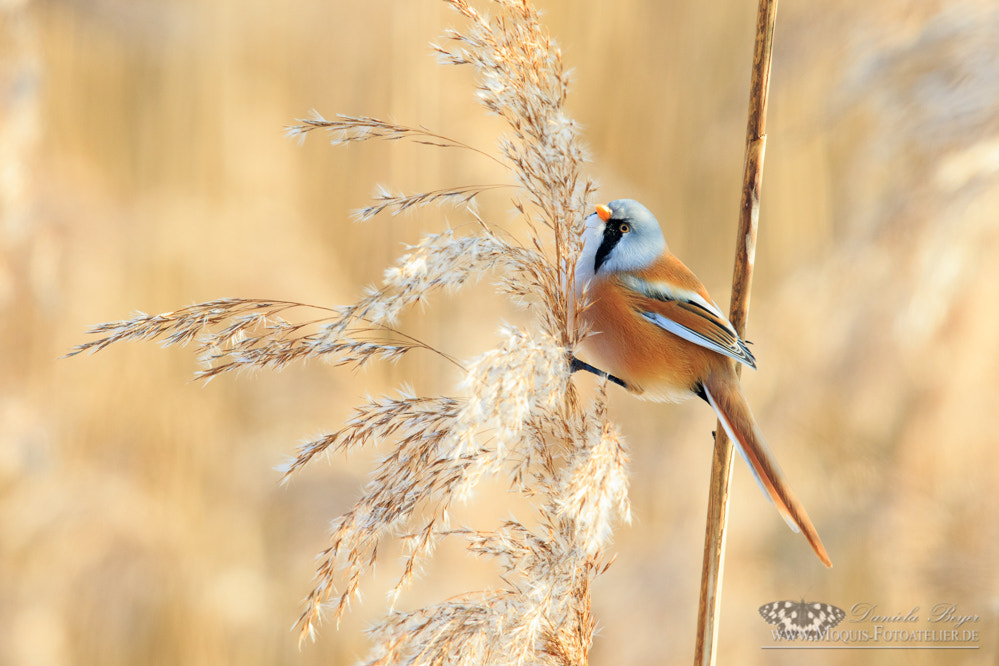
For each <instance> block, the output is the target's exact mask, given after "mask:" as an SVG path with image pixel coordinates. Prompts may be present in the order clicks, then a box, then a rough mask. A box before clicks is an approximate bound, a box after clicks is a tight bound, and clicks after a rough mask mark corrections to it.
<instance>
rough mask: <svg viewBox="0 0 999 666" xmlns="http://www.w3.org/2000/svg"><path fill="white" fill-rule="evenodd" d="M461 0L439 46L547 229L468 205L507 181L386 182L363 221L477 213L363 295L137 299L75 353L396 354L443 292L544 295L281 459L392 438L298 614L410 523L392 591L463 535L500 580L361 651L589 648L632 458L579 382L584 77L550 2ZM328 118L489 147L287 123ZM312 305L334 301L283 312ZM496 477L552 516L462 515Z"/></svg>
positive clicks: (344, 591) (378, 659)
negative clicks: (560, 36) (499, 230)
mask: <svg viewBox="0 0 999 666" xmlns="http://www.w3.org/2000/svg"><path fill="white" fill-rule="evenodd" d="M446 1H447V2H448V3H449V4H450V5H451V6H452V7H453V8H454V9H455V10H457V12H458V13H459V14H461V16H463V17H464V19H465V20H466V21H467V25H468V27H467V29H466V30H464V31H458V30H451V31H449V32H448V33H447V37H448V38H449V40H450V42H451V43H450V45H448V46H441V45H435V46H434V48H435V50H436V51H437V52H438V54H439V55H440V59H441V61H442V62H444V63H448V64H461V65H466V64H467V65H472V66H473V67H474V68H475V69H476V71H477V73H478V96H479V99H480V101H481V102H482V104H483V105H484V106H485V107H486V109H487V110H488V111H490V112H492V113H495V114H497V115H499V116H500V117H501V118H503V119H504V120H505V121H506V123H507V126H508V134H507V135H506V136H504V137H503V138H501V139H500V142H499V156H498V157H492V156H490V157H491V158H492V159H497V160H498V161H499V162H500V163H502V164H504V165H505V166H507V167H508V168H509V170H510V172H511V173H512V174H513V175H514V176H515V177H516V179H517V183H516V186H519V188H520V190H521V191H523V192H525V193H526V197H525V200H526V203H523V202H521V201H520V200H519V199H515V200H514V205H515V208H516V209H517V210H518V211H519V213H520V215H522V216H523V217H524V218H525V219H526V220H527V222H528V224H529V227H530V229H531V230H532V233H531V237H530V239H529V243H527V244H518V243H517V242H516V241H513V240H506V239H504V238H501V237H500V236H498V235H497V234H496V233H494V232H493V231H492V230H491V226H490V225H489V224H488V223H487V222H486V221H484V220H482V219H481V218H479V216H478V215H477V214H476V213H475V211H474V209H473V208H471V207H469V206H468V204H469V202H470V201H471V200H472V198H474V197H475V196H476V195H477V194H479V193H480V192H483V191H484V190H486V189H490V188H491V187H496V186H485V187H476V186H461V187H455V188H446V189H441V190H438V191H435V192H428V193H421V194H414V195H395V194H391V193H389V192H388V191H387V190H386V191H383V193H382V194H379V195H377V196H376V201H375V203H374V204H373V205H372V206H370V207H368V208H366V209H363V210H362V211H360V212H359V214H358V216H359V217H360V218H361V219H368V218H370V217H372V216H374V215H376V214H377V213H379V212H382V211H384V210H391V211H393V212H399V211H402V210H405V209H407V208H410V207H413V206H421V205H426V204H431V203H433V204H440V203H444V202H450V203H459V204H465V205H466V208H467V210H468V212H469V214H470V215H471V216H472V218H473V219H474V220H476V221H477V222H478V224H477V225H476V226H475V230H476V231H475V233H474V234H472V235H467V236H459V235H457V234H456V233H455V232H454V231H450V230H449V231H445V232H442V233H438V234H431V235H428V236H427V237H425V238H424V239H423V240H422V241H421V242H419V243H417V244H416V245H414V246H411V247H410V248H408V251H407V252H406V253H405V254H404V255H403V256H402V257H401V258H400V259H399V260H398V261H397V262H396V263H395V265H393V266H392V267H390V268H389V269H388V270H386V272H385V275H384V279H383V281H382V284H381V286H380V287H378V288H377V289H371V290H369V291H368V292H367V293H366V294H364V295H363V297H362V298H361V299H360V300H359V301H358V302H357V303H355V304H353V305H350V306H347V307H340V308H336V309H330V308H313V306H307V305H304V304H301V303H294V302H283V301H273V300H257V299H242V298H232V299H220V300H216V301H211V302H207V303H201V304H198V305H192V306H189V307H186V308H182V309H180V310H177V311H174V312H168V313H164V314H159V315H147V314H143V313H138V314H137V315H136V316H134V317H133V318H131V319H128V320H124V321H117V322H110V323H106V324H101V325H99V326H96V327H95V328H93V329H92V330H91V331H90V332H91V333H93V334H95V335H97V336H99V337H98V338H97V339H95V340H92V341H90V342H87V343H85V344H82V345H79V346H78V347H76V348H74V349H73V350H72V351H71V352H70V355H73V354H78V353H81V352H84V351H89V352H94V351H98V350H101V349H104V348H105V347H107V346H108V345H110V344H112V343H115V342H120V341H124V340H153V339H155V340H159V341H161V343H162V344H163V345H165V346H169V345H177V344H181V345H183V344H188V343H195V344H196V345H197V350H198V352H199V355H200V357H201V360H202V361H203V362H204V363H205V364H206V367H205V368H204V369H202V370H200V371H199V372H198V373H197V376H198V377H199V378H203V379H206V380H207V379H210V378H212V377H214V376H215V375H218V374H222V373H225V372H229V371H232V370H240V369H251V368H264V367H270V368H277V367H281V366H284V365H286V364H288V363H290V362H293V361H298V360H306V359H312V358H322V359H325V360H327V361H330V362H333V363H336V364H340V365H355V366H356V365H363V364H365V363H367V362H369V361H370V360H372V359H380V360H393V359H396V358H399V357H400V356H402V355H404V354H406V353H407V352H409V351H410V350H412V349H416V348H428V346H427V345H425V344H423V343H421V342H420V341H418V340H414V339H412V338H410V337H408V336H405V335H404V334H402V333H401V332H399V331H397V330H395V329H394V328H392V325H393V323H394V322H395V321H396V319H397V317H398V315H399V314H400V313H401V312H402V311H404V310H405V309H406V308H409V307H411V306H413V305H414V304H417V303H421V302H422V301H424V299H425V298H426V297H427V295H428V294H430V293H432V292H434V291H438V290H457V289H459V288H460V287H461V286H462V285H463V284H465V283H467V282H468V281H470V280H471V281H474V280H477V279H479V278H481V277H482V276H484V275H487V274H493V275H496V276H497V288H498V289H499V290H500V291H501V292H503V293H504V294H507V295H508V296H510V297H511V298H514V299H516V300H518V301H523V302H527V303H529V304H530V306H531V307H532V309H533V312H534V313H535V314H536V317H535V325H534V326H532V327H531V328H528V329H516V328H512V327H508V328H506V329H504V330H503V331H502V335H503V342H502V344H501V345H500V346H498V347H497V348H496V349H492V350H489V351H485V352H484V353H482V354H481V355H479V356H478V357H477V358H475V359H472V360H471V361H469V362H468V363H467V364H466V365H465V366H464V367H465V370H466V375H465V378H464V380H463V381H462V382H461V385H460V386H459V391H460V393H461V394H462V395H461V397H446V396H435V397H420V396H416V395H412V394H411V393H409V392H408V391H406V390H402V391H400V394H399V395H398V396H397V397H382V398H377V399H370V400H369V402H368V403H367V404H365V405H362V406H360V407H358V408H357V409H356V411H355V414H354V416H353V418H351V419H350V420H349V421H348V422H347V423H346V424H344V426H343V427H342V428H340V429H339V430H338V431H336V432H333V433H330V434H326V435H323V436H321V437H318V438H316V439H314V440H312V441H310V442H307V443H306V444H304V445H302V446H301V447H300V449H299V451H298V454H297V456H296V457H295V458H294V459H293V460H291V461H289V462H288V463H287V464H286V465H284V466H283V468H282V469H283V471H284V479H285V480H287V479H288V478H290V477H291V476H292V475H294V474H295V472H297V471H298V470H300V469H301V468H302V467H304V466H305V465H307V464H308V463H310V462H311V461H312V460H313V459H314V458H315V457H316V456H317V455H320V454H326V453H329V452H333V451H348V450H350V449H354V448H357V447H361V446H365V445H367V444H370V443H373V442H377V441H381V440H389V441H391V442H392V445H391V450H390V452H389V453H388V454H387V455H386V456H385V457H384V458H383V459H382V460H381V461H380V462H379V463H378V465H377V467H376V469H375V470H374V471H373V472H372V474H371V478H370V481H369V482H368V483H367V485H366V486H365V488H364V489H363V491H362V494H361V497H360V498H359V499H358V500H357V501H356V503H355V504H354V506H353V507H352V508H351V509H350V510H349V511H347V512H346V513H345V514H343V515H342V516H340V517H339V518H337V519H336V520H335V521H334V523H333V527H332V532H331V536H330V545H329V547H328V548H327V549H326V550H325V551H324V552H323V553H322V554H321V556H320V561H319V565H318V571H317V575H316V587H315V589H314V590H313V591H312V593H311V594H310V595H309V596H308V599H307V600H306V604H305V610H304V612H303V613H302V616H301V617H300V618H299V622H298V626H299V628H300V629H301V636H302V637H303V638H304V637H306V636H310V637H311V636H313V635H314V633H315V630H316V627H317V624H318V622H319V621H320V619H321V617H322V614H323V611H324V609H325V608H327V607H328V606H331V608H332V612H333V616H334V617H335V618H336V619H337V620H339V618H340V617H341V615H342V614H343V612H344V611H345V610H346V609H347V607H348V606H349V603H350V601H351V600H352V599H353V598H354V597H355V596H356V595H357V594H358V589H359V586H360V584H361V582H362V580H363V579H364V577H365V575H366V574H368V573H369V572H370V570H371V568H372V567H373V565H374V564H375V562H376V559H377V553H378V549H379V545H380V543H381V541H382V540H383V539H385V538H393V537H394V538H401V539H403V541H404V543H405V545H406V546H407V548H408V554H407V556H406V559H405V564H404V567H403V573H402V575H401V577H400V579H399V581H398V582H397V584H396V586H395V590H394V594H393V603H392V606H393V608H394V606H395V599H397V598H398V596H399V595H400V594H401V593H402V592H403V591H404V589H405V588H406V587H407V586H408V585H409V583H410V582H411V581H412V579H413V577H414V575H415V574H416V573H417V571H418V569H419V567H420V565H421V563H422V562H423V561H424V560H425V559H426V558H428V557H430V556H431V554H432V553H433V550H434V548H435V547H436V546H437V545H438V544H439V542H440V541H441V540H442V539H445V538H458V539H463V540H464V541H465V542H466V545H467V549H468V551H469V552H470V553H471V554H473V555H475V556H479V557H487V558H494V559H495V560H496V562H497V563H498V565H499V567H500V568H501V569H502V573H503V576H502V579H501V580H502V586H501V587H499V588H498V589H495V590H492V591H487V592H482V593H476V594H469V595H465V596H462V597H460V598H457V599H451V600H448V601H444V602H441V603H439V604H437V605H434V606H430V607H427V608H422V609H418V610H415V611H411V612H400V611H395V610H392V611H390V614H389V616H388V617H387V618H386V619H385V620H384V621H383V622H381V623H380V624H378V625H377V626H375V627H374V628H372V629H371V632H370V633H371V637H372V638H373V639H374V642H375V647H374V649H373V651H372V653H371V654H370V655H369V657H368V658H367V660H366V661H365V662H364V663H367V664H400V663H406V664H422V663H428V664H442V663H449V664H450V663H462V664H464V663H468V664H483V663H493V662H503V663H516V664H584V663H586V659H587V654H588V651H589V647H590V644H591V641H592V634H593V627H594V621H593V618H592V616H591V612H590V592H589V591H590V584H591V581H592V580H593V578H594V577H595V576H597V575H599V574H600V573H601V572H602V571H604V570H605V569H606V567H607V566H608V563H609V562H608V560H606V559H605V556H604V554H603V552H604V549H605V548H606V547H607V545H608V542H609V539H610V534H611V528H612V526H613V524H614V522H615V521H616V520H621V519H624V520H627V519H628V518H629V506H628V495H627V489H628V478H627V475H626V471H625V470H626V465H627V457H626V455H625V453H624V449H623V445H622V441H621V437H620V435H619V434H618V432H617V430H616V429H615V428H614V427H613V426H612V425H611V424H610V423H609V422H608V421H607V419H606V414H605V409H604V394H603V392H602V391H601V392H599V393H598V394H597V396H596V398H595V400H594V404H593V405H591V406H589V407H586V408H584V407H583V406H582V405H581V404H580V401H579V400H578V398H577V396H576V393H575V392H574V389H573V387H572V384H571V383H570V381H569V376H570V364H569V360H570V358H571V353H572V349H573V348H574V346H575V344H576V343H577V342H578V340H579V337H580V335H581V333H580V332H579V331H577V330H576V329H575V327H574V326H573V324H572V322H573V321H574V319H575V317H574V313H573V312H572V308H573V307H574V299H573V298H572V294H573V292H574V285H573V284H572V280H573V267H574V266H575V261H576V257H577V255H578V253H579V250H580V245H581V230H582V223H583V219H584V217H585V214H584V211H585V204H586V199H587V197H588V196H589V195H590V194H591V193H592V192H593V190H594V185H593V183H592V182H591V181H590V180H589V179H587V178H585V177H584V176H583V175H582V174H581V169H580V168H581V165H582V162H583V161H584V151H583V148H582V146H581V144H580V141H579V137H578V130H577V127H576V126H575V125H574V123H573V122H572V121H571V120H570V119H569V118H567V117H566V115H565V113H564V110H563V106H564V102H565V98H566V94H567V89H568V79H567V75H566V73H565V71H564V69H563V64H562V60H561V55H560V52H559V50H558V49H557V47H556V46H555V45H554V44H553V42H552V40H551V39H550V37H549V35H548V33H547V32H546V31H545V29H544V28H543V27H542V26H541V23H540V21H539V17H538V13H537V12H536V10H535V9H534V8H533V7H532V6H531V4H530V3H529V2H527V1H526V0H494V4H495V5H496V9H497V13H496V15H495V16H493V17H492V18H488V17H486V16H484V15H482V14H480V13H479V12H478V11H476V10H475V9H473V8H472V7H471V6H470V5H469V4H468V3H467V2H465V1H464V0H446ZM314 130H324V131H326V132H328V133H329V134H330V136H331V140H332V142H333V143H334V144H338V143H349V142H357V141H365V140H370V139H383V140H399V139H406V140H412V141H416V142H419V143H423V144H427V145H429V146H433V147H441V148H460V149H468V150H477V149H475V148H472V147H470V146H467V145H466V144H464V143H461V142H459V141H455V140H452V139H450V138H447V137H445V136H444V135H441V134H438V133H435V132H432V131H430V130H428V129H426V128H423V127H409V126H405V125H400V124H396V123H390V122H384V121H381V120H378V119H375V118H367V117H351V116H337V117H336V119H335V120H332V121H329V120H326V119H324V118H322V117H321V116H318V115H316V116H315V117H313V118H312V119H309V120H303V121H300V124H299V125H297V126H295V127H292V128H291V129H290V130H289V134H290V135H292V136H297V137H304V136H305V135H306V134H307V133H310V132H312V131H314ZM477 152H482V151H477ZM483 154H486V153H483ZM310 308H313V309H317V310H318V311H320V312H321V313H322V316H320V317H318V318H313V319H308V318H304V317H303V318H302V320H301V321H298V322H297V323H292V322H290V321H288V320H286V319H285V317H288V318H291V315H292V314H296V315H298V313H301V312H302V311H305V310H307V309H310ZM434 351H437V350H434ZM438 353H440V354H441V356H442V357H443V358H444V359H446V360H448V361H451V362H454V363H456V364H458V365H459V366H461V365H462V364H460V363H458V362H457V361H455V360H454V359H451V358H450V357H449V356H447V355H446V354H444V353H443V352H438ZM486 476H490V477H502V476H505V478H507V479H508V480H509V484H510V487H511V489H513V490H515V491H517V492H519V493H521V494H523V495H524V496H526V497H528V498H530V499H531V501H532V502H533V506H534V507H535V508H536V511H537V515H535V516H532V517H531V520H529V521H528V520H525V521H517V520H513V519H511V520H508V521H507V522H506V523H504V524H503V525H501V526H499V527H498V528H497V529H496V530H495V531H483V530H476V529H471V528H465V527H452V526H451V525H450V509H451V507H452V506H453V505H454V504H455V503H456V502H463V501H466V500H467V499H468V495H469V491H470V490H471V489H472V488H474V486H475V485H476V483H477V482H478V481H479V480H480V479H482V478H483V477H486ZM528 525H531V526H532V527H528ZM331 600H332V602H331Z"/></svg>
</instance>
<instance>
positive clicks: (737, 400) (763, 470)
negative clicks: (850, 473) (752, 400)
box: [704, 367, 832, 567]
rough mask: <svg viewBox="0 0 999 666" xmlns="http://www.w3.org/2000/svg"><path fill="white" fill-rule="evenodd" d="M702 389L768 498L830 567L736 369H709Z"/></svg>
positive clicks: (820, 542)
mask: <svg viewBox="0 0 999 666" xmlns="http://www.w3.org/2000/svg"><path fill="white" fill-rule="evenodd" d="M704 393H705V395H706V396H707V399H708V402H709V403H710V405H711V407H712V408H714V410H715V413H716V414H718V420H719V421H720V422H721V424H722V426H723V427H724V428H725V432H726V433H727V434H728V436H729V439H731V440H732V442H733V443H734V444H735V446H736V448H737V449H738V450H739V453H740V454H741V455H742V459H743V460H745V461H746V464H748V465H749V469H750V470H752V472H753V476H755V477H756V482H757V483H759V484H760V488H761V489H762V490H763V492H764V494H766V496H767V497H769V498H770V501H771V502H773V504H774V506H775V507H777V511H779V512H780V515H781V516H782V517H783V518H784V521H785V522H787V524H788V525H789V526H790V527H791V529H792V530H794V531H795V532H798V531H801V532H803V533H804V535H805V538H806V539H808V543H809V544H811V546H812V550H814V551H815V554H816V555H818V557H819V559H820V560H822V563H823V564H825V565H826V566H827V567H831V566H832V562H831V561H830V560H829V555H828V554H827V553H826V549H825V547H824V546H823V545H822V540H821V539H819V534H818V532H816V530H815V526H814V525H812V521H811V520H810V519H809V517H808V513H807V512H806V511H805V507H804V506H802V505H801V502H799V501H798V498H797V497H795V495H794V492H792V490H791V487H790V485H788V483H787V480H786V479H785V478H784V473H783V472H781V469H780V466H779V465H778V464H777V460H776V458H774V455H773V453H771V452H770V448H769V447H768V446H767V444H766V442H765V441H764V439H763V435H762V434H761V433H760V429H759V427H758V426H757V425H756V420H755V419H754V418H753V414H752V412H751V411H750V410H749V404H748V403H747V402H746V399H745V397H743V395H742V390H741V389H740V388H739V380H738V378H737V377H736V376H735V371H734V370H732V369H731V368H730V367H729V368H728V372H724V373H712V374H711V375H710V376H709V377H708V379H707V380H706V381H705V382H704Z"/></svg>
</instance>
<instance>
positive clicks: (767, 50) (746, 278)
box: [694, 0, 777, 666]
mask: <svg viewBox="0 0 999 666" xmlns="http://www.w3.org/2000/svg"><path fill="white" fill-rule="evenodd" d="M776 19H777V0H760V6H759V11H758V14H757V20H756V47H755V50H754V53H753V74H752V81H751V83H750V92H749V122H748V124H747V127H746V162H745V170H744V172H743V179H742V201H741V205H740V208H739V233H738V236H737V240H736V251H735V270H734V273H733V276H732V301H731V307H730V309H729V320H730V321H731V322H732V325H733V326H734V327H735V330H736V331H737V332H738V333H739V335H740V336H742V335H743V334H744V332H745V329H746V320H747V319H748V318H749V298H750V291H751V287H752V282H753V264H754V262H755V259H756V231H757V227H758V225H759V220H760V188H761V186H762V183H763V158H764V154H765V153H766V146H767V135H766V121H767V101H768V97H769V92H770V59H771V54H772V51H773V37H774V23H775V21H776ZM740 370H741V368H740V367H739V366H737V367H736V372H739V371H740ZM731 479H732V443H731V442H730V441H729V439H728V437H726V435H725V430H724V428H722V425H721V423H719V424H718V425H717V426H716V428H715V448H714V456H713V457H712V462H711V482H710V487H709V496H708V517H707V525H706V528H705V534H704V563H703V565H702V568H701V600H700V604H699V607H698V611H697V642H696V645H695V648H694V664H695V666H711V665H713V664H714V663H715V648H716V647H717V644H718V609H719V608H720V606H721V584H722V574H723V570H724V558H725V528H726V525H727V520H728V503H729V482H730V481H731Z"/></svg>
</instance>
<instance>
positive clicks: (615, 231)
mask: <svg viewBox="0 0 999 666" xmlns="http://www.w3.org/2000/svg"><path fill="white" fill-rule="evenodd" d="M621 235H622V234H621V226H620V225H618V224H611V223H610V222H608V223H607V226H605V227H604V239H603V240H602V241H601V242H600V247H598V248H597V256H596V259H595V260H594V262H593V272H594V273H596V272H597V271H599V270H600V266H602V265H603V263H604V262H605V261H606V260H607V255H609V254H610V253H611V250H613V249H614V246H615V245H617V244H618V242H619V241H620V240H621Z"/></svg>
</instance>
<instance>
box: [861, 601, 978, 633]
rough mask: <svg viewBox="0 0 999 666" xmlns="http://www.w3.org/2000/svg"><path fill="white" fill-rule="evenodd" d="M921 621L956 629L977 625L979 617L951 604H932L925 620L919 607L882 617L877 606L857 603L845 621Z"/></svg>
mask: <svg viewBox="0 0 999 666" xmlns="http://www.w3.org/2000/svg"><path fill="white" fill-rule="evenodd" d="M923 620H925V621H926V622H929V623H932V624H943V625H950V627H951V628H953V629H957V628H958V627H961V626H962V625H965V624H967V623H969V622H971V623H977V622H978V621H979V617H978V615H976V614H974V613H965V612H964V611H961V610H959V609H958V607H957V604H952V603H937V604H933V606H932V607H931V608H930V610H929V612H928V613H927V614H926V616H925V618H924V617H923V616H922V615H921V611H920V607H919V606H914V607H913V608H912V610H910V611H908V612H898V613H895V614H894V615H883V614H882V613H881V611H880V610H879V609H878V605H877V604H872V603H869V602H866V601H859V602H857V603H855V604H853V606H851V607H850V618H849V619H848V620H847V621H848V622H854V623H856V622H868V623H880V624H889V623H898V624H914V623H917V622H920V621H923Z"/></svg>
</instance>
